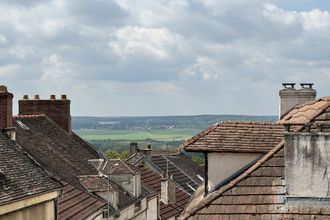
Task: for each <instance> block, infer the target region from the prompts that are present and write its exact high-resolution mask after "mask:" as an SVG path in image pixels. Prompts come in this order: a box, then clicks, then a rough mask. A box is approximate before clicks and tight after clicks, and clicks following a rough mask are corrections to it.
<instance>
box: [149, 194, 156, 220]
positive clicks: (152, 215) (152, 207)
mask: <svg viewBox="0 0 330 220" xmlns="http://www.w3.org/2000/svg"><path fill="white" fill-rule="evenodd" d="M157 218H158V197H157V196H155V197H153V198H150V199H149V200H148V210H147V219H148V220H156V219H157Z"/></svg>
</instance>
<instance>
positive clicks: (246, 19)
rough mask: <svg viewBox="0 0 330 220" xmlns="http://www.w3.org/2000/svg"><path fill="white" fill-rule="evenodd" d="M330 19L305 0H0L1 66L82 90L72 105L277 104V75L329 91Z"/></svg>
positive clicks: (271, 107)
mask: <svg viewBox="0 0 330 220" xmlns="http://www.w3.org/2000/svg"><path fill="white" fill-rule="evenodd" d="M296 2H297V1H296ZM299 2H301V1H299ZM318 2H319V1H318ZM318 6H319V7H318ZM329 26H330V15H329V8H327V7H326V6H324V4H321V3H315V1H313V2H312V1H310V0H304V1H303V2H302V3H301V4H299V5H296V6H295V4H291V3H288V1H282V0H281V1H275V0H270V1H267V2H266V3H265V1H262V0H251V1H244V0H231V1H229V0H224V1H217V0H167V1H165V0H159V1H147V0H141V1H131V0H111V1H106V0H84V1H77V0H72V1H66V0H48V1H40V0H26V1H20V0H13V1H9V0H5V1H1V3H0V27H1V28H0V75H1V76H2V79H3V83H6V82H7V83H12V85H14V86H13V88H15V89H18V90H19V91H21V90H23V89H25V90H26V91H33V90H35V89H36V90H40V91H41V92H40V93H42V92H44V93H46V92H48V91H50V90H56V91H60V92H61V93H68V94H70V93H72V94H73V98H74V99H75V100H76V101H77V103H78V105H83V104H84V103H85V102H86V99H85V97H89V99H90V100H91V101H90V102H91V105H90V106H91V107H90V108H89V109H88V111H87V109H85V108H82V107H79V108H76V110H74V111H75V112H73V114H93V113H94V112H96V113H97V114H100V115H101V114H103V115H109V114H117V115H118V114H125V115H148V114H154V115H157V114H191V113H196V114H202V113H241V114H254V113H255V114H276V109H277V89H278V88H279V85H280V83H281V82H283V81H297V82H299V81H302V80H303V81H313V82H315V84H316V86H317V85H318V84H319V85H320V87H319V89H320V91H327V89H326V88H327V85H328V83H329V81H330V78H329V77H330V75H329V69H330V53H329V51H330V42H329V41H330V38H329V34H330V27H329ZM16 84H19V85H21V87H19V86H16ZM55 87H56V88H55ZM66 90H67V92H65V91H66ZM105 91H107V92H106V94H107V98H106V99H105V101H102V99H100V98H99V94H104V92H105ZM261 91H262V92H261ZM141 99H143V100H145V102H146V103H147V104H146V105H147V106H148V107H146V105H139V101H140V100H141ZM108 103H109V104H108ZM130 103H134V105H135V108H134V109H132V108H130ZM255 103H261V104H260V105H259V104H258V105H256V104H255ZM262 103H264V104H262ZM243 104H244V108H242V107H241V106H242V105H243ZM93 106H104V108H99V107H93ZM112 106H116V107H112ZM108 109H112V110H111V111H110V110H108ZM96 113H95V114H96Z"/></svg>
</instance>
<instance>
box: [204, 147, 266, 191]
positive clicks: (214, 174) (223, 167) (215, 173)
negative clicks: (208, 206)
mask: <svg viewBox="0 0 330 220" xmlns="http://www.w3.org/2000/svg"><path fill="white" fill-rule="evenodd" d="M207 155H208V188H209V189H208V190H209V191H210V190H213V189H214V187H215V186H216V185H218V184H219V183H220V182H222V181H224V180H225V179H226V178H228V177H230V176H231V175H233V174H234V173H235V172H236V171H238V170H239V169H241V168H242V167H244V166H245V165H247V164H248V163H250V162H252V161H253V160H255V159H256V158H257V157H258V156H260V154H258V153H217V152H212V153H208V154H207Z"/></svg>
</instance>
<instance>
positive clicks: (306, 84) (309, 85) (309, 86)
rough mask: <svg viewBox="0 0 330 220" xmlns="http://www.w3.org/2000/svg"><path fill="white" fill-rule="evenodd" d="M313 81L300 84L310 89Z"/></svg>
mask: <svg viewBox="0 0 330 220" xmlns="http://www.w3.org/2000/svg"><path fill="white" fill-rule="evenodd" d="M313 85H314V83H300V86H301V87H302V88H304V89H312V88H313Z"/></svg>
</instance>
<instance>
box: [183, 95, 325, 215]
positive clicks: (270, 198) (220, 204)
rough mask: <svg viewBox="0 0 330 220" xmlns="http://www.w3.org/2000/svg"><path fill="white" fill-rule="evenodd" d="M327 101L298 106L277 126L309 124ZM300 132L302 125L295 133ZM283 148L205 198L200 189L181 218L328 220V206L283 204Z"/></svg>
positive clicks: (272, 150) (284, 191)
mask: <svg viewBox="0 0 330 220" xmlns="http://www.w3.org/2000/svg"><path fill="white" fill-rule="evenodd" d="M329 101H330V98H329V97H325V98H321V99H318V100H316V101H312V102H308V103H306V104H304V105H300V106H297V107H295V109H293V110H292V111H291V112H289V113H288V114H287V115H286V116H284V118H283V119H281V120H280V121H279V123H282V124H292V125H304V124H308V123H310V122H312V121H314V120H315V119H317V118H318V117H319V116H320V114H322V113H324V112H325V111H326V110H327V109H328V107H329V106H330V104H329V103H330V102H329ZM328 102H329V103H328ZM326 120H328V119H327V118H326ZM302 129H304V126H299V127H295V129H294V130H295V131H301V130H302ZM283 149H284V142H283V141H281V142H279V143H278V144H277V145H276V146H275V147H274V148H273V149H271V150H270V151H269V152H268V153H267V154H265V155H264V156H263V157H262V158H261V159H259V160H258V161H257V162H256V163H255V164H254V165H252V166H251V167H250V168H248V169H247V170H245V171H244V172H243V173H242V174H240V175H239V176H238V177H236V178H234V179H232V180H231V181H230V182H229V183H228V184H227V185H225V186H222V187H220V188H219V189H217V190H215V191H214V192H211V193H209V194H208V195H207V196H206V197H205V198H203V193H201V192H202V191H203V190H202V189H198V191H197V193H196V194H198V196H196V195H195V198H194V200H193V201H192V203H191V204H189V206H188V208H187V209H186V211H185V214H184V216H183V217H182V219H187V218H189V219H251V220H252V219H253V220H254V219H266V220H268V219H330V207H329V206H328V205H317V204H311V203H309V204H303V203H293V204H291V203H286V202H285V194H286V190H285V179H284V169H285V167H284V166H285V164H284V153H283Z"/></svg>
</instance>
